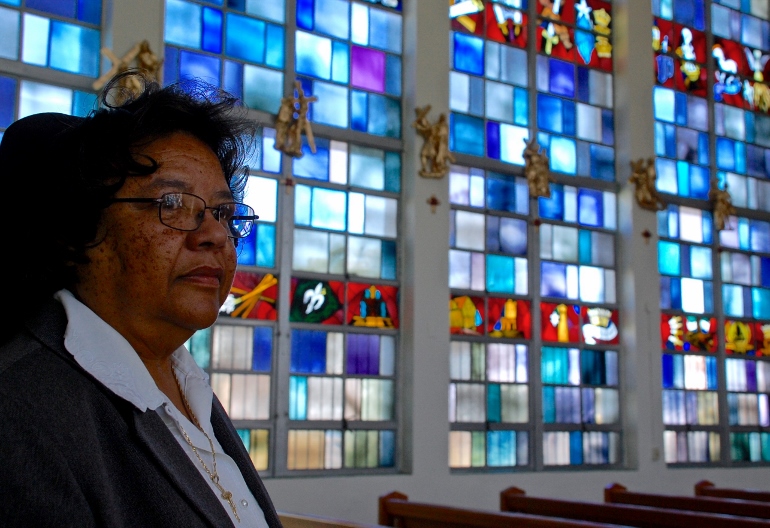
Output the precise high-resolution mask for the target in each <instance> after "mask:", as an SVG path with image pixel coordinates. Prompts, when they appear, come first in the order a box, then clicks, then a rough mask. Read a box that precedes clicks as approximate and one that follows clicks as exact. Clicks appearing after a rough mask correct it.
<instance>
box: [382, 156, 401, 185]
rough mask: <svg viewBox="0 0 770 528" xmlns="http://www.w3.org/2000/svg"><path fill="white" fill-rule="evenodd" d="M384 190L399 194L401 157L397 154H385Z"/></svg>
mask: <svg viewBox="0 0 770 528" xmlns="http://www.w3.org/2000/svg"><path fill="white" fill-rule="evenodd" d="M385 190H386V191H388V192H394V193H398V192H401V156H400V155H399V154H398V153H397V152H386V153H385Z"/></svg>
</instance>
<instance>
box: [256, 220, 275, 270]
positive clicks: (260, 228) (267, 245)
mask: <svg viewBox="0 0 770 528" xmlns="http://www.w3.org/2000/svg"><path fill="white" fill-rule="evenodd" d="M275 242H276V241H275V225H272V224H257V260H256V265H257V266H263V267H266V268H272V267H275Z"/></svg>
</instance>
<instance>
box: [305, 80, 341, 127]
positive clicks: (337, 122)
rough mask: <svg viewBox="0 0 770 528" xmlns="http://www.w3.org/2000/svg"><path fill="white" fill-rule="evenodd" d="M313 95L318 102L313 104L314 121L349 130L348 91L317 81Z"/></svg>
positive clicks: (314, 84)
mask: <svg viewBox="0 0 770 528" xmlns="http://www.w3.org/2000/svg"><path fill="white" fill-rule="evenodd" d="M313 95H315V96H317V97H318V100H317V101H316V102H315V103H313V121H315V122H317V123H323V124H326V125H332V126H337V127H343V128H347V126H348V89H347V88H345V87H344V86H334V85H331V84H328V83H323V82H319V81H315V82H314V83H313Z"/></svg>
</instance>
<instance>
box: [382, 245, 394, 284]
mask: <svg viewBox="0 0 770 528" xmlns="http://www.w3.org/2000/svg"><path fill="white" fill-rule="evenodd" d="M381 250H382V269H381V271H380V278H382V279H386V280H396V278H397V277H396V262H397V260H396V243H395V242H393V241H390V240H383V241H382V249H381Z"/></svg>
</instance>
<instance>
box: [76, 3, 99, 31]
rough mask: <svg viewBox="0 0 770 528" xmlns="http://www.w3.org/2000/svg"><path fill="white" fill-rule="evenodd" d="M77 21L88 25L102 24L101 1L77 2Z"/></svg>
mask: <svg viewBox="0 0 770 528" xmlns="http://www.w3.org/2000/svg"><path fill="white" fill-rule="evenodd" d="M78 20H82V21H83V22H86V23H88V24H94V25H99V24H101V23H102V2H101V0H78Z"/></svg>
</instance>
